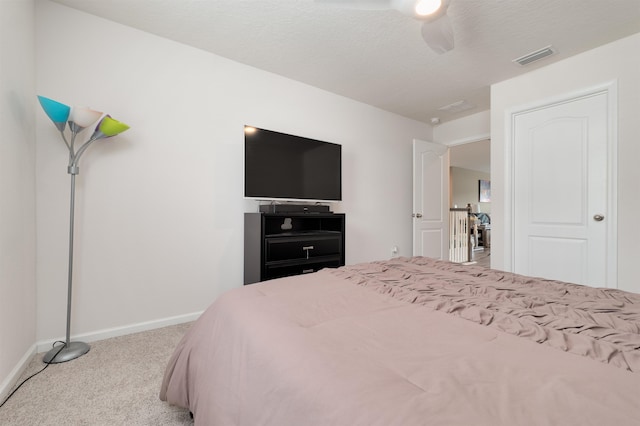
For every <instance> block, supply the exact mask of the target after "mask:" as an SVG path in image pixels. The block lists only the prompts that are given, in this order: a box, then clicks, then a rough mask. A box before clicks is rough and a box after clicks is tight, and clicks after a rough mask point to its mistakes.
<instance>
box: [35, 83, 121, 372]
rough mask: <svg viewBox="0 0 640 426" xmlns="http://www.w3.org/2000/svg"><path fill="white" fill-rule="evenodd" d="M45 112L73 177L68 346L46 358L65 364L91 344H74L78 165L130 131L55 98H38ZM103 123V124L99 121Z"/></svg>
mask: <svg viewBox="0 0 640 426" xmlns="http://www.w3.org/2000/svg"><path fill="white" fill-rule="evenodd" d="M38 100H39V101H40V105H41V106H42V109H43V110H44V112H45V113H46V114H47V116H48V117H49V118H50V119H51V121H53V124H55V125H56V127H57V128H58V131H59V132H60V135H61V136H62V140H63V141H64V143H65V145H67V148H68V149H69V166H68V167H67V173H69V174H70V175H71V206H70V214H69V218H70V221H69V274H68V278H69V279H68V283H67V336H66V340H65V342H64V345H63V346H62V347H61V346H56V347H54V348H53V349H51V350H50V351H49V352H47V353H46V354H45V356H44V358H43V359H42V361H43V362H45V363H47V364H56V363H60V362H65V361H71V360H72V359H75V358H78V357H80V356H82V355H84V354H86V353H87V352H89V345H88V344H86V343H84V342H72V341H71V336H70V335H71V288H72V282H73V219H74V210H75V209H74V207H75V193H76V175H77V174H78V173H80V168H79V166H78V163H79V161H80V157H81V156H82V154H84V152H85V151H86V150H87V148H88V147H89V145H91V144H92V143H93V142H95V141H97V140H100V139H106V138H110V137H112V136H115V135H117V134H119V133H122V132H124V131H125V130H127V129H128V128H129V126H127V125H126V124H124V123H121V122H119V121H117V120H114V119H113V118H111V116H109V115H105V114H104V113H102V112H99V111H94V110H92V109H89V108H84V107H73V108H71V107H69V106H67V105H64V104H61V103H60V102H56V101H54V100H52V99H49V98H45V97H43V96H38ZM98 120H99V121H98ZM67 122H68V123H69V126H68V128H69V133H70V134H71V139H70V140H68V139H67V137H66V135H65V127H66V125H67ZM95 122H98V125H97V126H96V128H95V130H94V132H93V134H92V135H91V137H90V138H89V139H88V140H87V141H86V142H85V143H84V144H82V145H81V146H80V147H79V148H78V149H77V150H76V146H75V142H76V136H78V134H79V133H81V132H82V131H83V130H84V129H86V128H87V127H89V126H91V125H92V124H94V123H95Z"/></svg>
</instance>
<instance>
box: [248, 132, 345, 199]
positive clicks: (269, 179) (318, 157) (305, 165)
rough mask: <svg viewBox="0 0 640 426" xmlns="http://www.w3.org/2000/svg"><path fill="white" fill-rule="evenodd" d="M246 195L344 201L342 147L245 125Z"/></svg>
mask: <svg viewBox="0 0 640 426" xmlns="http://www.w3.org/2000/svg"><path fill="white" fill-rule="evenodd" d="M244 196H245V197H246V198H255V199H260V200H287V201H340V200H342V146H341V145H339V144H336V143H331V142H323V141H319V140H315V139H309V138H305V137H301V136H293V135H288V134H285V133H279V132H275V131H272V130H265V129H258V128H255V127H251V126H245V131H244Z"/></svg>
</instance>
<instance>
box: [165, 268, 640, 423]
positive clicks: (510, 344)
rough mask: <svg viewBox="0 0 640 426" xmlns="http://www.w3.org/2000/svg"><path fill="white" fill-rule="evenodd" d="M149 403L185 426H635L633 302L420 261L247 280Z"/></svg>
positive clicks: (195, 336)
mask: <svg viewBox="0 0 640 426" xmlns="http://www.w3.org/2000/svg"><path fill="white" fill-rule="evenodd" d="M160 398H161V399H162V400H165V401H168V402H169V403H171V404H175V405H178V406H181V407H185V408H188V409H189V410H191V411H192V412H193V413H194V419H195V424H196V425H225V426H226V425H248V426H256V425H277V426H288V425H291V426H303V425H345V426H346V425H349V426H351V425H367V426H369V425H574V424H575V425H640V295H637V294H631V293H626V292H622V291H617V290H607V289H593V288H589V287H582V286H577V285H571V284H565V283H559V282H553V281H545V280H539V279H533V278H528V277H522V276H518V275H514V274H508V273H504V272H499V271H493V270H488V269H484V268H480V267H475V266H460V265H456V264H452V263H448V262H441V261H436V260H432V259H427V258H410V259H408V258H400V259H393V260H390V261H385V262H373V263H367V264H361V265H354V266H347V267H343V268H339V269H335V270H331V269H325V270H323V271H320V272H318V273H314V274H310V275H303V276H298V277H291V278H283V279H278V280H273V281H268V282H264V283H259V284H253V285H250V286H245V287H243V288H239V289H235V290H232V291H229V292H227V293H225V294H224V295H223V296H221V297H220V298H219V299H218V300H217V301H216V302H215V303H213V304H212V305H211V307H210V308H209V309H208V310H207V311H206V312H205V313H204V314H203V315H202V316H201V318H200V319H198V321H196V323H195V324H194V325H193V327H192V328H191V329H190V330H189V331H188V333H187V334H186V335H185V337H184V338H183V340H182V341H181V342H180V344H179V345H178V347H177V348H176V350H175V352H174V354H173V356H172V358H171V359H170V361H169V363H168V366H167V369H166V372H165V376H164V380H163V383H162V388H161V392H160Z"/></svg>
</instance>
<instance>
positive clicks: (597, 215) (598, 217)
mask: <svg viewBox="0 0 640 426" xmlns="http://www.w3.org/2000/svg"><path fill="white" fill-rule="evenodd" d="M593 220H595V221H596V222H602V221H603V220H604V216H603V215H601V214H596V215H594V216H593Z"/></svg>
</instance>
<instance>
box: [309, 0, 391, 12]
mask: <svg viewBox="0 0 640 426" xmlns="http://www.w3.org/2000/svg"><path fill="white" fill-rule="evenodd" d="M315 2H316V3H320V4H328V5H330V6H335V7H339V8H341V9H360V10H387V9H393V5H392V0H315Z"/></svg>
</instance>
